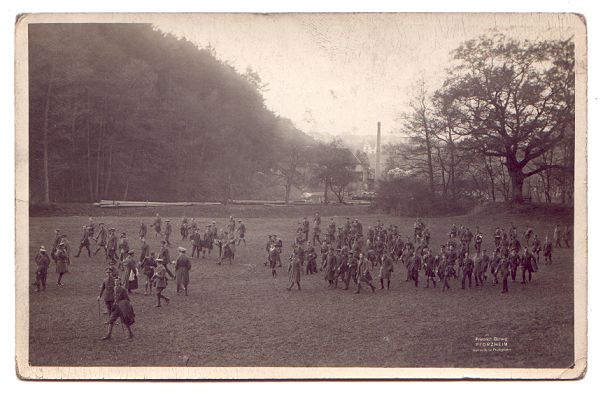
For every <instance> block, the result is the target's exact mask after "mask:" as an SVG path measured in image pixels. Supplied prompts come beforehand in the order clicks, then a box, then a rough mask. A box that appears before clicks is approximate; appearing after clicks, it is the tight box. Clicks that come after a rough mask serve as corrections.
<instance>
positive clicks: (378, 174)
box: [375, 121, 381, 180]
mask: <svg viewBox="0 0 603 393" xmlns="http://www.w3.org/2000/svg"><path fill="white" fill-rule="evenodd" d="M380 178H381V122H380V121H378V122H377V159H376V160H375V180H379V179H380Z"/></svg>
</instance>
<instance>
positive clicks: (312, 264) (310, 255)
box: [306, 243, 318, 274]
mask: <svg viewBox="0 0 603 393" xmlns="http://www.w3.org/2000/svg"><path fill="white" fill-rule="evenodd" d="M308 245H309V243H308ZM317 258H318V255H316V251H315V250H314V247H312V246H310V245H309V246H308V251H306V259H307V261H308V263H307V264H306V274H314V273H318V267H317V265H316V259H317Z"/></svg>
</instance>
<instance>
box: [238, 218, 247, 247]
mask: <svg viewBox="0 0 603 393" xmlns="http://www.w3.org/2000/svg"><path fill="white" fill-rule="evenodd" d="M246 231H247V229H246V228H245V224H243V220H239V226H238V227H237V234H238V235H239V238H238V239H237V246H238V245H240V244H241V242H243V244H244V245H245V246H247V242H246V241H245V232H246Z"/></svg>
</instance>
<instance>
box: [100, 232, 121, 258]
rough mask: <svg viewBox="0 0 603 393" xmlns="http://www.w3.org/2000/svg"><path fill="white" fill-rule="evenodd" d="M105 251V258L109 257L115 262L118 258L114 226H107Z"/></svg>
mask: <svg viewBox="0 0 603 393" xmlns="http://www.w3.org/2000/svg"><path fill="white" fill-rule="evenodd" d="M97 251H98V250H97ZM106 251H107V254H106V256H105V259H109V260H111V261H114V262H116V263H117V262H118V260H119V258H118V257H117V236H115V228H109V239H108V240H107V248H106Z"/></svg>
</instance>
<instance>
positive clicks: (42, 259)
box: [34, 246, 50, 292]
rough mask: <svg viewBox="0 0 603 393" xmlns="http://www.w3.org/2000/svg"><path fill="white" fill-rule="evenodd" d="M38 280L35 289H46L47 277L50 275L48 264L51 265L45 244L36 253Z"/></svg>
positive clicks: (38, 290) (37, 290)
mask: <svg viewBox="0 0 603 393" xmlns="http://www.w3.org/2000/svg"><path fill="white" fill-rule="evenodd" d="M35 261H36V281H35V282H34V286H35V287H36V289H35V290H34V291H36V292H40V291H45V290H46V278H47V277H48V266H50V257H49V256H48V253H47V252H46V248H45V247H44V246H40V251H38V254H37V255H36V259H35Z"/></svg>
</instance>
